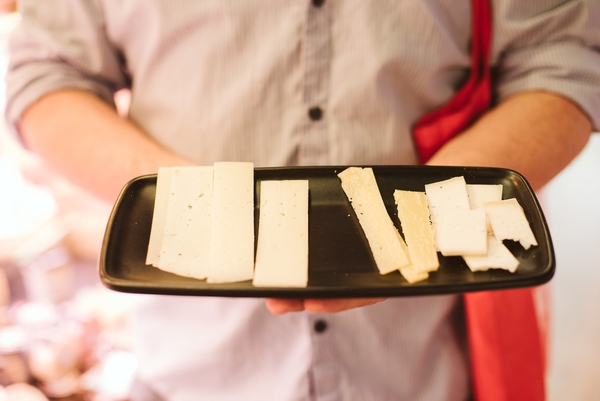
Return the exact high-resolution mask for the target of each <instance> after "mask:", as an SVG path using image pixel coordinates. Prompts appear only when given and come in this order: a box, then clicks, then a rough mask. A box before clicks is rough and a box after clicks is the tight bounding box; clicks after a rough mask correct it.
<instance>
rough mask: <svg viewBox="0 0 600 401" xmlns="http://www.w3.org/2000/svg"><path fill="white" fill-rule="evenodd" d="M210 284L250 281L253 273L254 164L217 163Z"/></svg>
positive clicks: (208, 279) (215, 167)
mask: <svg viewBox="0 0 600 401" xmlns="http://www.w3.org/2000/svg"><path fill="white" fill-rule="evenodd" d="M213 188H214V190H213V209H212V232H211V247H210V270H209V273H208V277H207V282H209V283H226V282H237V281H246V280H251V279H252V277H253V274H254V165H253V164H252V163H243V162H219V163H215V164H214V187H213Z"/></svg>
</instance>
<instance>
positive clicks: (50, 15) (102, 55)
mask: <svg viewBox="0 0 600 401" xmlns="http://www.w3.org/2000/svg"><path fill="white" fill-rule="evenodd" d="M19 12H20V14H21V21H20V23H19V25H18V27H17V28H16V29H15V31H14V32H13V34H12V35H11V38H10V40H9V53H10V62H9V66H8V71H7V75H6V109H5V117H6V120H7V123H8V126H9V129H10V130H11V131H13V132H15V133H17V134H18V130H17V128H18V122H19V119H20V117H21V114H22V113H23V111H24V110H25V109H27V107H29V106H30V105H31V104H32V103H34V102H35V101H36V100H38V99H39V98H41V97H42V96H44V95H46V94H48V93H50V92H53V91H57V90H61V89H78V90H84V91H88V92H91V93H93V94H95V95H97V96H98V97H99V98H101V99H103V100H104V101H106V102H107V103H108V104H110V105H113V106H114V101H113V94H114V92H115V91H116V90H118V89H120V88H122V87H124V86H125V85H126V83H127V76H126V74H125V73H124V67H123V64H124V63H123V61H122V57H121V55H120V52H119V51H118V49H117V48H116V47H115V46H113V45H112V44H111V43H110V41H109V40H108V38H107V36H106V33H105V30H104V28H103V27H104V21H103V13H102V9H101V7H100V6H99V4H98V2H97V1H96V0H53V1H38V0H21V1H19Z"/></svg>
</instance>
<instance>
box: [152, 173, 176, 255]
mask: <svg viewBox="0 0 600 401" xmlns="http://www.w3.org/2000/svg"><path fill="white" fill-rule="evenodd" d="M172 171H173V168H172V167H160V168H159V169H158V174H157V175H156V193H155V195H154V210H153V212H152V226H151V228H150V240H149V241H148V252H147V254H146V264H147V265H153V264H156V263H158V261H159V259H160V248H161V247H162V242H163V236H164V232H165V224H166V222H167V209H168V204H169V194H170V192H171V173H172Z"/></svg>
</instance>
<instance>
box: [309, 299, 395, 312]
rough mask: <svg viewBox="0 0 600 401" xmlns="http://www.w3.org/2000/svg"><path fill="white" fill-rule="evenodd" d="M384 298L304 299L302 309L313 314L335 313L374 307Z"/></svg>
mask: <svg viewBox="0 0 600 401" xmlns="http://www.w3.org/2000/svg"><path fill="white" fill-rule="evenodd" d="M385 300H386V298H342V299H305V300H304V309H306V310H307V311H309V312H313V313H335V312H342V311H345V310H348V309H354V308H360V307H363V306H369V305H374V304H376V303H379V302H382V301H385Z"/></svg>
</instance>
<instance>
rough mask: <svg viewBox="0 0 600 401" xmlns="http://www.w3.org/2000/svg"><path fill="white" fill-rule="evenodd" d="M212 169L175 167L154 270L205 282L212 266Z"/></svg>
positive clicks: (209, 167) (172, 172)
mask: <svg viewBox="0 0 600 401" xmlns="http://www.w3.org/2000/svg"><path fill="white" fill-rule="evenodd" d="M212 191H213V168H212V166H185V167H173V169H172V171H171V187H170V192H169V198H168V206H167V216H166V222H165V227H164V235H163V241H162V246H161V250H160V258H159V260H158V261H157V262H156V263H154V266H156V267H158V268H159V269H161V270H165V271H168V272H171V273H174V274H178V275H181V276H186V277H193V278H197V279H204V278H206V276H207V274H208V269H209V264H210V242H211V212H212Z"/></svg>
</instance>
